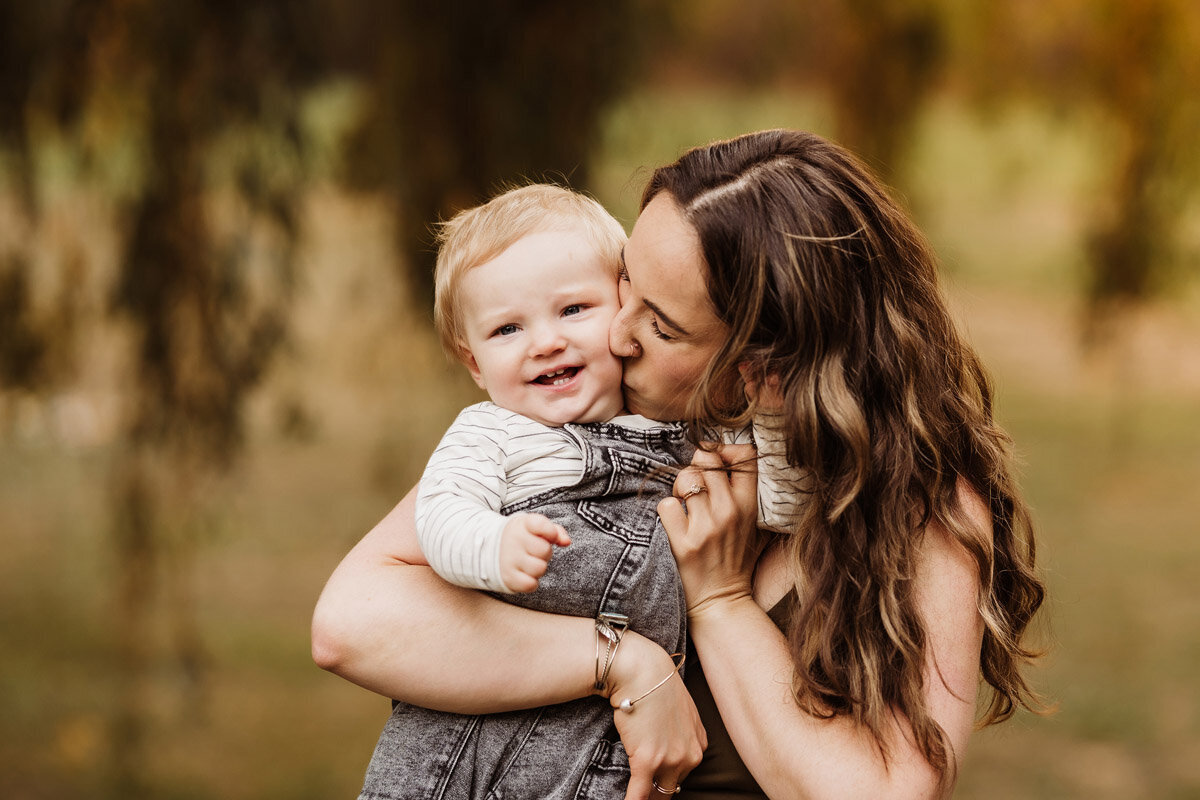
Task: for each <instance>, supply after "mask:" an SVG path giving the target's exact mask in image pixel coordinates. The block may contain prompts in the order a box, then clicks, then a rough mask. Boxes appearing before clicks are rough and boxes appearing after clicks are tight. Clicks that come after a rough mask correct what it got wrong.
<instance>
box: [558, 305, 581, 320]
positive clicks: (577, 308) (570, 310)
mask: <svg viewBox="0 0 1200 800" xmlns="http://www.w3.org/2000/svg"><path fill="white" fill-rule="evenodd" d="M581 311H583V304H582V303H574V304H572V305H569V306H567V307H566V308H564V309H563V311H562V313H563V316H564V317H570V316H574V315H575V314H578V313H579V312H581Z"/></svg>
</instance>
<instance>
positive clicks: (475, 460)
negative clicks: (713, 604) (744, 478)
mask: <svg viewBox="0 0 1200 800" xmlns="http://www.w3.org/2000/svg"><path fill="white" fill-rule="evenodd" d="M610 422H612V423H614V424H618V425H625V426H627V427H634V428H643V429H644V428H654V427H657V426H658V424H659V423H656V422H654V421H653V420H648V419H646V418H645V417H641V416H637V415H625V416H619V417H615V418H613V419H612V420H610ZM770 422H771V420H769V419H766V418H764V421H763V423H762V424H760V420H759V418H756V419H755V421H754V434H753V435H754V439H752V438H751V435H750V432H749V431H742V432H738V433H730V434H728V435H726V436H724V437H722V438H723V439H725V441H727V442H738V443H741V442H750V441H755V440H757V441H758V446H759V453H760V462H759V472H758V498H759V500H758V503H759V521H760V525H763V527H768V528H772V529H775V530H780V531H788V530H791V524H790V522H791V520H792V516H794V514H795V510H796V500H795V490H796V489H797V488H798V487H799V486H800V483H799V481H798V479H797V477H796V475H797V471H796V470H795V469H794V468H792V467H791V466H789V465H788V464H787V461H786V459H785V458H784V454H783V445H782V442H781V441H778V440H777V436H776V434H777V431H776V429H775V428H774V427H773V426H771V425H770V424H769V423H770ZM759 437H761V438H759ZM583 464H584V461H583V451H582V449H581V446H580V444H579V443H578V442H577V441H576V440H575V438H574V437H573V436H572V435H571V434H570V433H569V432H568V431H566V430H565V429H563V428H553V427H550V426H547V425H543V424H541V423H540V422H535V421H534V420H532V419H529V418H528V417H526V416H523V415H521V414H518V413H516V412H514V411H509V410H507V409H504V408H501V407H500V406H498V405H496V404H495V403H491V402H483V403H477V404H475V405H473V406H468V407H467V408H465V409H463V411H462V412H461V413H460V414H459V415H458V418H457V419H455V421H454V423H453V424H452V425H451V426H450V428H449V430H447V431H446V434H445V436H443V437H442V441H441V442H440V443H439V444H438V446H437V449H436V450H435V451H434V453H433V456H432V457H430V459H429V463H428V464H427V465H426V467H425V474H424V475H423V476H422V477H421V482H420V484H419V485H418V488H417V509H416V518H417V539H418V541H419V542H420V545H421V550H422V551H423V552H424V554H425V557H426V558H427V559H428V560H429V564H430V566H432V567H433V569H434V571H436V572H437V573H438V574H439V575H441V576H442V577H443V578H445V579H446V580H447V581H449V582H450V583H454V584H457V585H459V586H466V587H468V588H473V589H485V590H489V591H494V592H509V591H510V590H509V589H508V588H507V587H506V586H505V585H504V583H503V582H502V581H501V580H500V538H501V533H502V532H503V530H504V525H505V523H506V522H507V521H508V518H507V517H505V516H504V515H502V514H500V509H501V508H503V507H504V506H506V505H509V504H511V503H516V502H520V501H521V500H525V499H528V498H530V497H533V496H534V495H536V494H538V493H540V492H544V491H546V490H547V489H554V488H557V487H563V486H571V485H573V484H575V483H577V482H578V481H579V479H580V478H581V477H582V476H583Z"/></svg>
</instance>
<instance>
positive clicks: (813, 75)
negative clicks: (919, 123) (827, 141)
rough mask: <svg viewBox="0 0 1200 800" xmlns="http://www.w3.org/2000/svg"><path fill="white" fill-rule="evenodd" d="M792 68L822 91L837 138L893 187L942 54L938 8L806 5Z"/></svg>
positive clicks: (883, 0) (883, 3) (876, 3)
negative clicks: (801, 43) (802, 38)
mask: <svg viewBox="0 0 1200 800" xmlns="http://www.w3.org/2000/svg"><path fill="white" fill-rule="evenodd" d="M802 7H803V9H804V10H805V19H804V25H803V26H802V30H804V31H807V32H808V33H807V37H806V44H807V47H805V48H804V50H803V52H804V57H803V58H802V59H801V60H800V61H799V66H800V68H801V69H803V70H804V74H805V76H806V77H807V79H808V80H809V81H812V82H814V83H815V84H817V85H818V86H820V87H822V88H823V89H824V91H826V92H827V93H828V94H829V96H830V98H831V100H832V104H833V108H834V112H835V114H836V118H837V126H838V138H839V139H840V140H841V141H842V142H843V143H845V144H846V145H847V146H848V147H850V148H851V149H852V150H854V151H855V152H856V153H858V154H859V155H860V156H862V157H863V158H864V159H865V160H866V161H867V162H868V163H869V164H871V166H872V167H873V168H874V169H875V170H876V171H877V172H879V173H880V174H881V175H882V176H884V178H885V179H887V180H889V181H894V180H896V178H897V177H898V172H899V168H900V165H901V163H902V161H903V159H904V157H905V155H906V154H905V153H904V146H905V144H906V143H907V142H908V140H909V137H910V135H911V134H912V127H913V123H914V122H915V121H916V119H917V118H918V115H919V114H920V113H921V111H922V109H923V106H924V102H925V100H926V98H927V97H928V96H929V94H930V93H931V91H932V90H933V89H934V88H936V82H937V79H938V77H939V75H940V69H941V67H942V64H943V60H944V55H945V49H946V42H945V39H946V33H945V31H944V27H943V15H942V10H941V8H940V3H939V0H908V2H903V3H898V2H895V1H894V0H813V2H809V3H804V4H803V6H802Z"/></svg>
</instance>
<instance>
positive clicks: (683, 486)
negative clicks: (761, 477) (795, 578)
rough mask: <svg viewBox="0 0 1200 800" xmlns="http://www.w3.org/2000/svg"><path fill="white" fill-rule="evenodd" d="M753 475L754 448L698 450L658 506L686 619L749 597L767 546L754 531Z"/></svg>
mask: <svg viewBox="0 0 1200 800" xmlns="http://www.w3.org/2000/svg"><path fill="white" fill-rule="evenodd" d="M757 477H758V470H757V468H756V466H755V450H754V447H753V446H752V445H744V444H743V445H723V446H721V447H718V448H717V449H716V450H715V451H707V450H697V451H696V454H695V456H694V457H693V458H692V465H691V466H690V467H687V468H686V469H684V470H682V471H681V472H680V473H679V477H678V478H676V479H675V496H674V497H668V498H666V499H665V500H663V501H661V502H660V503H659V504H658V516H659V518H660V519H662V523H663V528H664V529H665V530H666V532H667V536H668V538H669V539H670V542H671V550H672V552H673V553H674V554H675V560H676V562H678V564H679V574H680V577H681V578H682V579H683V589H684V592H685V594H686V595H687V603H688V615H689V616H694V615H696V614H698V613H703V611H704V610H705V608H706V607H708V606H709V605H711V604H712V603H717V602H721V601H723V600H727V599H733V598H740V597H750V596H751V581H752V579H753V577H754V567H755V565H756V564H757V563H758V557H759V555H760V554H761V553H762V550H763V547H764V546H765V544H766V538H765V537H763V536H762V535H760V534H759V532H758V484H757ZM684 501H686V503H687V509H686V511H685V510H684V505H683V502H684Z"/></svg>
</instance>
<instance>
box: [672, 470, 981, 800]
mask: <svg viewBox="0 0 1200 800" xmlns="http://www.w3.org/2000/svg"><path fill="white" fill-rule="evenodd" d="M727 457H728V456H727ZM712 458H714V456H713V455H712V454H704V453H702V451H700V453H699V454H698V461H700V462H703V461H704V460H705V459H712ZM719 465H720V464H719V463H712V464H706V466H719ZM685 475H686V477H683V476H681V480H682V481H685V482H686V484H687V485H690V483H691V482H693V481H694V480H695V479H696V477H697V473H696V472H695V471H691V470H689V471H687V472H686V473H685ZM702 480H703V481H704V483H705V485H706V487H707V489H708V491H707V492H706V493H705V494H702V495H698V496H697V498H694V499H692V500H689V501H688V502H689V505H688V511H689V514H690V517H689V516H685V515H684V514H683V511H682V509H681V508H680V506H679V504H678V502H677V501H674V500H671V499H669V500H666V501H663V503H662V504H661V505H660V514H661V515H662V517H663V523H664V525H665V526H666V528H667V531H668V533H669V534H670V537H671V545H672V548H673V549H674V551H675V554H676V558H677V560H678V561H679V563H680V570H681V573H682V574H683V577H684V585H685V588H686V589H687V594H688V601H689V624H690V628H689V630H690V632H691V635H692V640H693V642H694V643H695V645H696V650H697V653H698V655H699V657H700V659H701V662H702V663H703V665H704V674H705V677H706V678H707V679H708V682H709V685H710V688H711V689H712V693H713V696H714V698H715V699H716V702H717V707H718V709H719V710H720V712H721V718H722V720H723V721H724V722H725V724H726V726H727V728H728V730H729V734H730V737H731V738H732V740H733V742H734V744H735V746H736V747H737V749H738V753H739V755H741V757H742V759H743V760H744V761H745V763H746V765H747V767H749V769H750V771H751V773H753V775H754V777H755V779H756V780H757V781H758V782H759V784H760V785H761V786H762V788H763V790H764V791H765V792H766V793H767V794H768V795H769V796H771V797H780V798H785V797H786V798H825V797H836V798H852V797H865V798H891V797H905V798H907V797H913V798H929V797H938V796H939V794H940V793H944V792H945V791H949V789H948V788H944V790H943V789H939V783H938V776H937V774H936V773H935V772H934V770H933V769H932V768H931V767H930V766H929V764H928V763H927V762H926V761H925V760H924V758H923V757H922V755H921V752H920V750H919V749H918V748H917V747H916V746H915V744H914V743H913V742H912V741H910V739H909V737H908V736H907V727H906V725H905V724H903V721H902V720H897V722H896V725H895V726H894V729H893V732H892V735H891V736H890V741H889V746H890V758H889V760H888V761H887V762H886V764H885V762H884V760H883V758H882V757H881V755H880V753H879V750H878V748H877V747H876V745H875V742H874V740H873V739H872V738H871V736H870V735H869V734H868V733H867V732H866V731H865V730H862V729H861V728H859V727H857V726H856V725H855V724H854V723H853V721H852V720H850V719H848V718H846V717H836V718H834V719H830V720H823V719H819V718H816V717H813V716H811V715H810V714H808V713H806V712H805V711H804V710H803V709H802V708H800V707H799V706H798V705H797V704H796V702H795V700H794V698H793V697H792V692H791V676H792V661H791V656H790V654H789V651H788V648H787V642H786V640H785V639H784V636H783V634H781V633H780V631H779V630H778V629H777V628H776V627H775V625H774V624H773V623H772V622H771V620H770V619H769V618H768V617H767V615H766V613H765V612H764V611H763V610H762V608H760V607H759V605H758V604H757V603H756V602H755V601H754V599H753V597H752V595H751V576H752V575H753V570H754V567H755V563H756V560H757V559H756V558H755V556H756V551H755V550H754V548H753V547H751V546H749V545H748V542H751V541H752V540H753V539H754V530H753V527H754V519H753V510H754V508H755V501H754V489H755V484H754V476H753V474H752V473H738V472H734V473H732V475H731V476H730V477H726V475H725V473H724V471H721V470H717V471H706V472H704V473H702ZM700 498H703V500H701V501H700V502H696V500H697V499H700ZM975 505H979V504H978V501H977V500H976V502H975V503H973V504H968V507H973V506H975ZM982 511H983V514H984V515H985V516H986V509H983V510H982ZM973 516H974V517H975V518H976V519H977V520H979V521H980V522H981V524H983V523H982V520H981V519H980V515H979V514H978V513H976V514H973ZM986 524H990V518H989V519H988V520H987V522H986ZM763 577H764V576H762V575H760V576H759V578H758V579H759V580H762V579H763ZM916 586H917V591H918V595H919V601H918V604H919V608H920V611H921V614H922V617H923V619H924V621H925V624H926V628H927V632H928V636H929V639H928V650H929V654H930V663H929V664H928V665H927V667H926V671H925V686H926V692H927V701H928V703H929V706H930V709H931V711H932V713H933V716H934V718H935V719H936V720H937V722H938V723H939V724H940V725H941V726H942V728H943V729H944V730H945V731H946V733H947V735H948V736H949V739H950V742H951V745H952V747H953V749H954V755H953V757H952V758H953V763H955V764H957V763H959V762H960V761H961V758H962V755H963V751H964V749H965V747H966V743H967V739H968V737H969V736H970V733H971V730H972V727H973V722H974V711H975V695H976V691H977V686H978V671H979V648H980V643H981V640H982V635H983V628H982V622H981V620H980V619H979V616H978V614H977V612H976V607H977V602H976V598H977V591H978V583H977V579H976V578H975V572H974V570H973V568H972V562H971V559H970V557H969V556H968V555H967V554H966V553H965V552H964V551H962V549H961V548H960V547H958V546H957V545H955V544H954V543H953V542H952V540H951V538H950V536H949V535H948V534H947V533H946V532H945V531H942V530H940V529H938V528H936V527H931V528H930V529H929V530H928V531H927V532H926V536H925V545H924V548H923V552H922V554H921V558H920V564H919V566H918V573H917V577H916ZM935 663H936V666H935ZM938 667H940V669H938Z"/></svg>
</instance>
